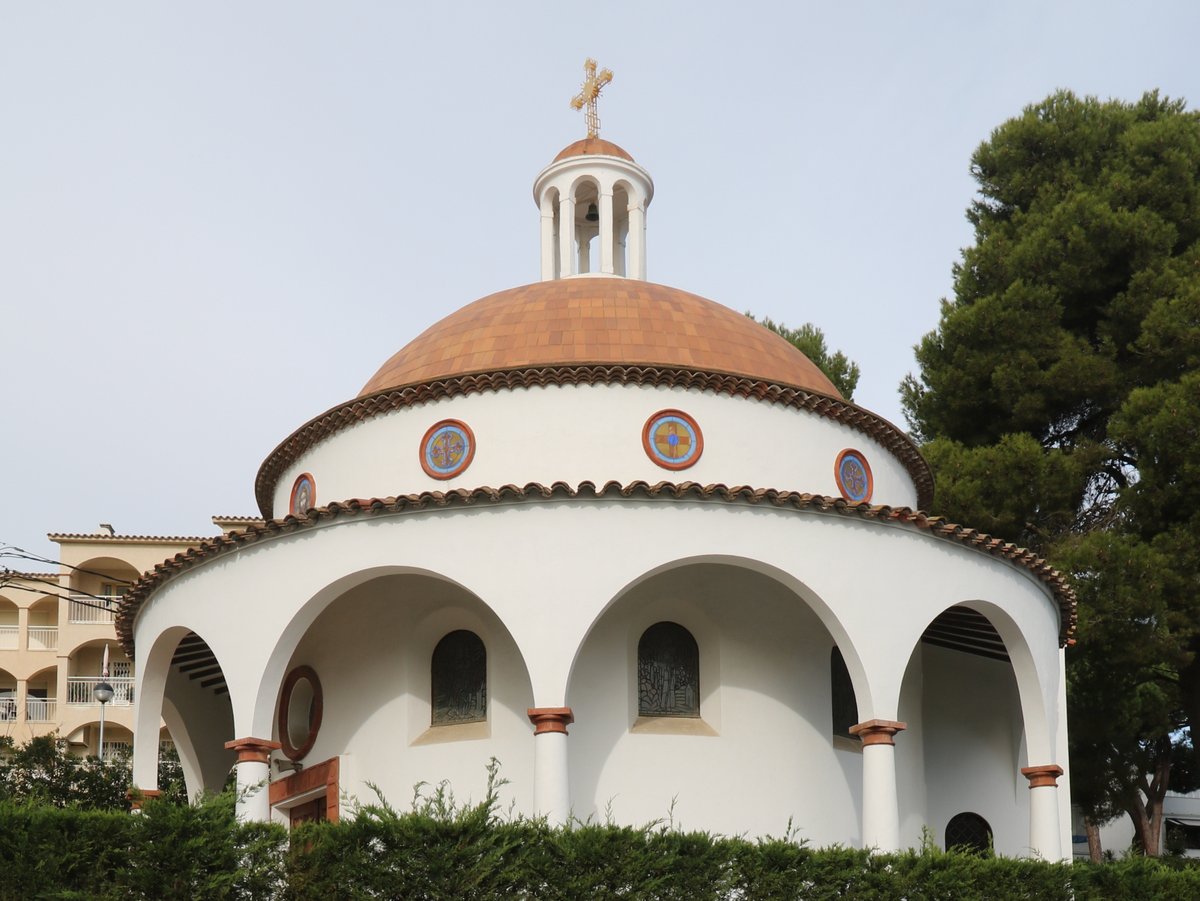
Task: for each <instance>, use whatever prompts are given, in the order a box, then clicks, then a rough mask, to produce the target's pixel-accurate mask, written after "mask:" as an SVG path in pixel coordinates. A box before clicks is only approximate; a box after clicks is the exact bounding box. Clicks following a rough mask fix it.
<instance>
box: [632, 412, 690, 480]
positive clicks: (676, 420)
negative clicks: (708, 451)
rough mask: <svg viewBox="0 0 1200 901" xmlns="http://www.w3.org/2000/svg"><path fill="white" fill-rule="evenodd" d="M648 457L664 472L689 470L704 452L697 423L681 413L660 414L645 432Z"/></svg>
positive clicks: (649, 423) (644, 443) (650, 420)
mask: <svg viewBox="0 0 1200 901" xmlns="http://www.w3.org/2000/svg"><path fill="white" fill-rule="evenodd" d="M642 447H644V448H645V449H646V455H647V456H648V457H649V458H650V459H651V460H653V461H654V462H655V463H657V464H658V465H659V466H661V467H662V468H663V469H687V468H688V467H689V466H692V465H694V464H695V462H696V461H697V460H699V459H700V454H702V453H703V452H704V436H703V435H702V434H701V433H700V426H698V425H696V420H694V419H692V417H690V416H688V415H687V414H686V413H684V412H683V411H681V410H659V411H658V412H657V413H655V414H654V415H653V416H651V417H650V418H649V419H647V420H646V426H645V428H643V429H642Z"/></svg>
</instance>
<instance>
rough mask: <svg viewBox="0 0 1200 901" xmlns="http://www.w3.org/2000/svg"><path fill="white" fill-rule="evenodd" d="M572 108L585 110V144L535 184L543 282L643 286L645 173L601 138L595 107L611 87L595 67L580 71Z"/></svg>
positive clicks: (607, 74)
mask: <svg viewBox="0 0 1200 901" xmlns="http://www.w3.org/2000/svg"><path fill="white" fill-rule="evenodd" d="M584 76H585V77H584V81H583V87H582V90H580V92H579V93H578V94H577V95H576V96H575V97H573V98H572V100H571V106H572V108H574V109H576V110H579V109H586V122H587V131H588V134H587V137H586V138H584V139H583V140H581V141H576V142H575V143H574V144H571V145H570V146H568V147H566V148H564V149H563V151H562V152H561V153H559V154H558V156H556V157H555V158H554V162H552V163H551V164H550V165H549V166H547V167H546V168H545V169H543V170H542V171H541V173H540V174H539V175H538V177H537V180H536V181H535V182H534V184H533V199H534V202H535V203H537V205H538V209H539V211H540V212H541V243H542V271H541V280H542V281H544V282H545V281H551V280H553V279H556V278H571V277H574V276H586V275H603V276H618V277H623V278H636V279H641V280H642V281H645V280H646V207H648V206H649V205H650V200H651V198H653V196H654V182H653V180H651V178H650V173H649V172H647V171H646V170H645V169H643V168H642V167H641V166H639V165H638V164H637V163H635V162H634V161H633V157H632V156H630V155H629V154H628V153H626V152H625V151H624V150H622V149H621V148H620V147H618V146H617V145H616V144H614V143H612V142H611V141H605V140H604V139H602V138H601V137H600V118H599V116H598V115H597V113H596V100H597V98H598V97H599V95H600V90H601V89H602V88H603V87H604V86H605V85H606V84H608V83H609V82H610V81H612V77H613V76H612V72H611V71H610V70H608V69H602V70H600V71H599V72H597V70H596V61H595V60H593V59H589V60H588V61H587V62H586V63H585V64H584Z"/></svg>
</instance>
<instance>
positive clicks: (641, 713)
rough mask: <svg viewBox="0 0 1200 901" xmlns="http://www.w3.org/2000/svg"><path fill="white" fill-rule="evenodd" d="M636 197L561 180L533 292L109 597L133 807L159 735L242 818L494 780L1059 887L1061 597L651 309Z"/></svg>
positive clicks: (789, 355) (787, 384)
mask: <svg viewBox="0 0 1200 901" xmlns="http://www.w3.org/2000/svg"><path fill="white" fill-rule="evenodd" d="M593 99H594V93H593ZM653 194H654V184H653V182H652V180H651V178H650V174H649V173H648V172H647V171H646V170H645V169H643V168H642V167H641V166H640V165H638V164H637V163H636V162H635V161H634V159H633V158H632V157H631V156H630V154H628V153H627V152H626V151H624V150H623V149H621V148H620V147H618V146H617V145H615V144H613V143H610V142H608V141H606V140H602V139H600V138H599V137H596V136H595V135H590V136H589V137H588V138H586V139H584V140H581V141H578V142H576V143H574V144H572V145H570V146H569V147H567V148H566V149H564V150H563V151H562V152H561V153H559V154H558V155H557V156H556V157H555V158H554V160H553V162H551V163H550V165H548V166H547V167H546V168H545V169H543V170H542V172H541V173H540V174H539V175H538V176H537V178H536V180H535V182H534V188H533V195H534V200H535V202H536V205H537V208H538V210H539V212H540V224H541V229H540V249H541V279H540V281H538V282H536V283H534V284H530V285H524V286H521V287H517V288H510V289H508V290H504V291H500V292H499V293H496V294H492V295H490V296H488V297H484V298H483V299H481V300H477V301H475V302H474V303H469V304H467V305H466V306H464V307H462V308H461V309H459V310H458V311H457V312H455V313H453V314H451V315H450V316H448V317H446V318H445V319H443V320H442V321H441V322H439V323H437V324H436V325H434V326H433V327H431V328H430V329H428V330H427V331H426V332H425V333H423V334H421V335H419V336H417V337H416V338H415V339H413V340H412V341H411V342H410V343H409V344H407V345H406V346H405V347H403V348H402V349H401V350H399V351H398V352H397V353H396V354H395V355H394V356H393V357H392V358H391V359H389V360H387V361H386V362H384V363H383V365H382V366H381V367H380V369H379V370H378V372H377V373H376V374H375V376H374V377H372V378H371V380H370V381H369V382H368V383H367V384H366V385H365V386H364V387H363V388H362V390H361V391H359V392H357V394H355V395H354V396H352V397H350V399H348V400H347V401H346V402H345V403H343V404H341V405H339V406H336V407H334V408H333V409H330V410H328V411H326V412H324V413H321V414H320V415H318V416H316V417H315V418H313V419H311V420H310V421H308V422H307V423H304V424H303V425H301V426H300V427H299V428H298V429H296V430H295V431H294V432H293V433H292V434H291V435H290V436H288V437H287V438H286V439H284V441H283V442H282V443H281V444H279V446H278V447H277V448H276V449H275V450H274V451H273V452H272V453H271V454H270V455H269V456H268V457H267V459H266V460H265V462H264V463H263V464H262V466H261V468H260V469H259V472H258V476H257V481H256V484H255V491H256V496H257V500H258V504H259V507H260V510H261V512H262V516H263V517H264V520H265V522H259V521H256V520H249V519H248V520H247V521H246V522H245V523H244V524H243V525H242V526H240V527H239V528H235V529H233V530H231V531H229V532H227V533H226V534H224V535H222V536H221V537H218V538H214V539H211V540H207V541H204V542H203V543H200V544H198V545H197V546H195V547H194V548H192V549H190V550H188V551H187V552H185V553H182V554H179V555H177V556H176V557H174V558H172V559H170V560H167V561H165V562H164V563H162V564H160V565H158V566H156V567H155V568H153V569H152V570H150V571H149V572H148V573H147V574H146V575H145V576H144V577H143V578H142V579H141V580H140V581H139V582H138V583H137V584H136V586H135V587H134V588H133V590H132V591H130V592H129V593H128V594H127V595H126V597H125V599H124V601H123V602H122V606H121V609H120V612H119V615H118V623H117V626H118V634H119V636H120V640H121V642H122V644H123V646H124V649H125V650H126V652H127V653H128V654H129V656H130V658H131V659H135V660H136V663H137V667H136V681H137V684H136V692H135V698H136V710H135V730H134V733H135V737H134V781H135V783H136V785H137V786H138V787H139V788H140V789H141V790H142V792H144V793H145V794H153V792H154V791H155V789H156V773H157V769H156V759H157V753H158V748H159V741H158V739H159V727H160V719H161V721H162V722H164V723H165V724H166V726H167V728H168V729H169V731H170V734H171V736H172V737H173V739H174V741H175V746H176V748H177V750H178V753H179V756H180V759H181V761H182V763H183V768H184V772H185V776H186V779H187V783H188V788H189V790H190V791H192V792H195V791H198V790H200V789H212V790H218V789H220V787H221V786H222V784H223V783H224V782H225V780H226V777H227V775H228V774H229V772H230V769H231V767H234V766H236V768H237V779H238V782H239V784H240V785H242V786H244V787H256V790H253V791H251V792H249V793H248V794H247V795H246V797H245V798H244V799H243V800H242V801H241V802H240V805H241V812H242V814H243V815H244V816H245V817H249V818H258V819H262V820H268V819H275V820H278V821H280V822H285V823H287V822H297V821H300V820H304V819H313V818H317V819H320V818H329V819H336V818H337V817H338V816H345V815H347V814H348V813H349V812H350V811H349V810H348V807H347V798H348V797H349V798H353V797H357V798H360V799H362V800H364V801H369V800H373V799H374V798H373V795H372V793H371V791H370V789H368V788H367V783H368V782H370V783H373V784H375V785H377V786H378V787H379V788H380V789H381V790H382V792H383V794H384V795H385V796H386V797H387V798H389V799H390V800H391V801H392V802H393V803H395V804H397V805H398V806H403V804H404V803H405V802H406V801H407V800H408V799H409V798H410V797H411V795H412V790H413V786H414V784H416V783H418V782H422V781H424V782H427V783H431V784H436V783H439V782H442V781H443V780H445V781H448V783H449V785H450V786H451V787H452V788H453V790H454V791H455V793H456V795H457V796H458V797H459V798H460V799H466V798H468V797H471V798H474V799H476V800H478V799H479V798H480V797H481V796H482V794H483V791H484V787H485V784H486V779H487V766H488V763H489V761H490V760H491V759H492V758H495V759H496V760H497V761H498V762H499V764H500V767H501V774H502V775H503V776H504V777H505V778H507V780H508V784H507V785H505V786H504V787H503V789H502V801H503V804H504V806H505V808H507V807H508V806H509V805H510V804H511V805H512V809H513V810H515V811H516V812H519V813H522V814H530V815H535V814H536V815H544V816H546V817H548V818H549V819H550V821H552V822H556V823H561V822H566V821H569V820H570V819H571V818H572V817H574V818H578V819H581V820H586V819H588V818H595V819H598V820H604V819H605V818H608V817H611V818H612V819H613V820H614V821H615V822H617V823H626V824H643V823H647V822H650V821H654V820H663V819H665V818H667V817H668V816H670V817H671V818H672V820H673V822H674V823H675V824H676V825H677V826H679V827H681V828H684V829H705V830H712V831H716V832H720V833H725V834H738V833H743V834H747V835H750V836H754V835H762V834H774V835H779V834H783V833H784V832H786V830H787V828H788V824H789V822H790V823H791V824H792V825H793V826H794V827H795V835H796V836H797V837H798V838H800V839H805V840H808V841H809V842H811V843H812V844H814V845H818V846H820V845H828V844H833V843H843V844H846V845H852V846H859V847H876V848H879V849H884V850H890V849H899V848H904V847H910V846H916V845H919V844H920V843H921V840H922V835H923V831H924V830H929V833H930V834H932V835H933V837H934V838H935V839H936V841H937V842H939V843H947V844H984V843H990V844H992V845H993V846H994V848H995V849H996V851H997V852H998V853H1001V854H1006V855H1029V854H1032V855H1038V856H1041V857H1044V858H1047V859H1062V858H1065V857H1068V856H1069V854H1070V849H1071V844H1070V834H1069V826H1070V816H1069V799H1068V795H1069V791H1068V782H1067V774H1066V772H1065V771H1066V769H1067V732H1066V728H1067V727H1066V719H1065V708H1066V702H1065V695H1066V692H1065V677H1064V656H1063V648H1064V647H1065V646H1066V645H1067V644H1068V643H1069V641H1070V640H1071V634H1072V631H1073V628H1074V618H1075V601H1074V597H1073V595H1072V594H1071V592H1070V590H1069V588H1068V587H1067V586H1066V584H1065V583H1064V581H1063V579H1062V578H1061V577H1060V576H1059V575H1058V574H1057V573H1056V572H1054V571H1053V570H1052V569H1050V568H1049V567H1048V566H1047V565H1046V564H1045V562H1044V561H1042V560H1040V559H1038V558H1036V557H1034V556H1033V555H1032V554H1031V553H1029V552H1028V551H1025V550H1023V549H1021V548H1018V547H1015V546H1013V545H1010V544H1006V543H1003V542H1001V541H999V540H996V539H993V538H990V537H989V536H987V535H984V534H981V533H979V532H977V531H974V530H972V529H969V528H966V527H964V526H960V525H956V524H953V523H948V522H946V521H944V520H942V519H939V518H937V517H935V516H931V515H927V514H926V513H923V512H919V511H920V510H922V509H927V508H928V507H929V506H930V505H931V503H932V500H933V481H932V476H931V473H930V470H929V467H928V465H927V464H926V462H925V461H924V460H923V459H922V457H921V455H920V453H919V452H918V450H917V448H916V447H915V446H914V445H913V443H912V442H911V441H910V439H909V438H908V437H907V436H906V435H905V434H904V433H903V432H902V431H901V430H900V429H899V428H897V427H896V426H894V425H892V424H891V423H889V422H887V421H885V420H883V419H882V418H880V417H878V416H876V415H874V414H872V413H871V412H869V411H867V410H864V409H862V408H861V407H858V406H856V405H854V404H853V403H850V402H847V401H846V400H844V399H843V398H842V397H841V396H840V395H839V393H838V391H837V389H836V388H835V387H834V386H833V384H831V383H830V381H829V380H828V379H827V378H826V377H825V376H824V375H823V374H822V372H821V371H820V370H819V369H818V368H817V367H816V366H815V365H814V364H813V363H812V362H811V361H810V360H809V359H807V358H806V357H805V356H804V355H803V354H801V353H800V352H799V351H797V350H796V349H795V348H794V347H792V345H790V344H789V343H788V342H786V341H785V340H783V339H782V338H780V337H778V336H777V335H775V334H773V333H772V332H770V331H768V330H767V329H765V328H763V327H762V326H761V325H758V324H756V323H755V322H754V321H752V320H751V319H749V318H747V317H746V316H744V315H742V314H741V313H738V312H736V311H734V310H732V309H729V308H727V307H725V306H722V305H720V304H718V303H715V302H713V301H711V300H706V299H705V298H703V297H699V296H696V295H694V294H690V293H687V292H685V291H680V290H677V289H674V288H670V287H666V286H663V285H658V284H653V283H651V282H648V281H647V280H646V227H647V220H646V214H647V209H648V207H649V205H650V203H651V200H652V198H653ZM532 243H533V242H532V241H531V245H532ZM534 250H536V247H534V246H531V258H532V256H533V253H532V251H534Z"/></svg>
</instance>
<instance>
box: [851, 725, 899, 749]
mask: <svg viewBox="0 0 1200 901" xmlns="http://www.w3.org/2000/svg"><path fill="white" fill-rule="evenodd" d="M907 728H908V723H898V722H896V721H895V720H867V721H866V722H865V723H858V724H857V725H855V726H851V727H850V734H851V735H857V736H858V737H859V738H861V739H862V743H863V747H864V748H866V747H870V746H871V745H894V744H895V743H896V742H895V735H896V733H897V732H903V731H904V730H905V729H907Z"/></svg>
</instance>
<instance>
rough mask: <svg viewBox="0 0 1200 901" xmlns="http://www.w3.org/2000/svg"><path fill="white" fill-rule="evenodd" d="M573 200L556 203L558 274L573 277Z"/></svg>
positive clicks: (569, 198)
mask: <svg viewBox="0 0 1200 901" xmlns="http://www.w3.org/2000/svg"><path fill="white" fill-rule="evenodd" d="M575 265H576V261H575V198H573V197H563V198H562V199H560V200H559V201H558V272H559V274H560V275H562V276H567V275H574V274H575V272H576V269H575Z"/></svg>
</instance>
